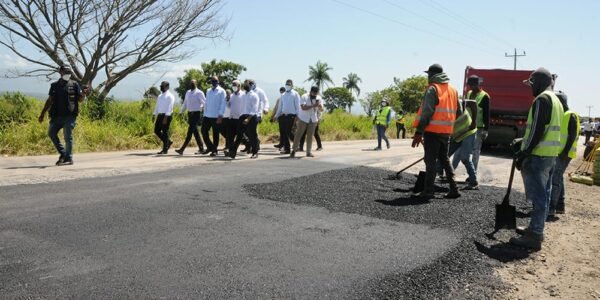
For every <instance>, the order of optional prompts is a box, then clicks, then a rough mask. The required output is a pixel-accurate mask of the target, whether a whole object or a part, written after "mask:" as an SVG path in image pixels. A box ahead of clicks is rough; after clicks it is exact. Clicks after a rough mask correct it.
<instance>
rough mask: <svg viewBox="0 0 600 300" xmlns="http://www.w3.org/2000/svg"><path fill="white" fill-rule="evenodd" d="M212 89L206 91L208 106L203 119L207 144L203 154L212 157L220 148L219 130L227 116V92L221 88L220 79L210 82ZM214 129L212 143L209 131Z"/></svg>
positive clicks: (213, 79)
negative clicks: (225, 115)
mask: <svg viewBox="0 0 600 300" xmlns="http://www.w3.org/2000/svg"><path fill="white" fill-rule="evenodd" d="M210 83H211V85H212V87H211V88H209V89H208V90H207V91H206V105H205V107H204V118H203V119H202V129H201V132H202V138H203V139H204V142H205V143H206V150H205V151H204V152H202V154H208V153H210V156H217V154H218V150H217V147H218V146H219V130H220V127H221V124H222V123H223V114H225V105H226V100H225V90H224V89H223V88H221V87H220V86H219V78H218V77H217V76H213V77H212V78H211V81H210ZM210 129H212V141H211V140H210V138H209V136H208V131H209V130H210Z"/></svg>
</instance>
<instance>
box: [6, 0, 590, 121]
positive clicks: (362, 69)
mask: <svg viewBox="0 0 600 300" xmlns="http://www.w3.org/2000/svg"><path fill="white" fill-rule="evenodd" d="M598 11H600V1H593V0H587V1H585V0H582V1H559V0H551V1H513V0H507V1H470V0H469V1H466V0H464V1H441V0H422V1H407V0H406V1H404V0H371V1H357V0H303V1H282V0H279V1H275V0H257V1H242V0H231V1H225V6H224V8H223V10H222V15H223V17H225V18H230V19H231V22H230V24H229V29H228V30H229V31H228V32H229V34H230V36H231V39H230V40H229V41H216V42H205V41H197V42H195V46H196V45H197V47H198V51H197V53H196V55H195V56H194V57H193V58H191V59H189V60H186V61H183V62H181V63H179V64H167V65H161V66H158V67H157V68H155V69H154V70H152V71H151V72H145V73H140V74H136V75H134V76H132V77H131V78H128V79H127V80H125V81H124V82H123V83H122V84H121V85H120V86H118V87H117V88H115V89H114V90H113V94H114V95H115V96H116V97H117V98H121V99H136V98H139V95H141V91H143V90H144V88H145V87H148V86H149V85H151V84H152V83H154V82H155V81H157V80H158V79H159V78H158V77H159V76H160V75H161V74H163V73H164V72H168V73H167V75H166V77H165V78H163V79H166V80H169V81H171V82H175V79H176V77H179V76H182V75H183V70H185V69H188V68H191V67H194V66H199V65H200V63H201V62H205V61H209V60H211V59H213V58H216V59H226V60H231V61H234V62H238V63H241V64H243V65H245V66H246V67H247V68H248V71H247V72H245V73H243V74H242V75H241V77H242V78H254V79H256V80H257V81H258V82H259V85H261V86H262V87H263V88H264V89H265V90H267V92H268V94H269V95H271V98H274V97H275V95H276V93H277V89H278V87H279V86H281V85H283V83H284V82H285V80H286V79H288V78H291V79H293V80H294V81H295V83H296V84H297V85H302V86H304V87H308V86H309V83H305V82H304V80H305V79H306V78H307V77H308V66H309V65H314V64H315V63H316V62H317V60H321V61H324V62H327V63H328V64H329V65H330V66H331V67H333V70H332V71H331V73H330V74H331V76H332V78H333V80H334V83H335V85H336V86H340V85H341V84H342V77H344V76H346V75H347V74H348V73H350V72H354V73H357V74H358V75H359V76H360V77H361V78H362V80H363V82H362V85H361V89H362V94H361V96H364V95H366V93H368V92H372V91H375V90H378V89H382V88H385V87H387V86H389V85H390V84H391V83H392V79H393V77H399V78H406V77H409V76H412V75H414V74H422V71H423V70H424V69H426V68H427V66H429V65H430V64H432V63H440V64H442V65H443V66H444V68H445V70H446V71H447V73H448V74H449V76H450V78H451V80H452V82H454V84H455V85H456V86H457V87H459V88H461V87H462V79H463V76H464V70H465V67H466V66H467V65H471V66H473V67H477V68H506V69H512V67H513V61H512V59H511V58H506V57H504V53H505V52H509V53H512V51H513V48H517V49H518V50H519V52H521V51H523V50H524V51H526V53H527V56H526V57H521V58H519V60H518V68H519V69H535V68H537V67H540V66H544V67H546V68H548V69H549V70H550V71H551V72H553V73H556V74H558V75H559V77H558V82H557V89H561V90H563V91H565V92H566V93H567V94H568V95H569V99H570V105H571V107H572V108H573V109H574V110H576V111H578V112H580V113H583V114H584V115H587V113H588V110H587V108H586V106H587V105H593V106H595V107H594V108H593V109H592V115H596V116H600V103H599V102H598V100H597V99H595V98H596V97H598V96H596V95H595V94H596V93H595V92H593V90H592V89H593V87H594V86H595V85H597V84H598V83H597V82H596V76H597V75H596V73H597V70H599V69H600V60H599V59H598V58H597V56H596V55H598V53H600V42H599V41H598V39H597V36H598V33H597V32H596V31H597V30H598V29H599V28H600V21H599V20H598V16H597V12H598ZM0 63H1V64H0V71H3V69H5V68H6V67H15V66H26V65H25V64H24V63H23V62H20V61H19V60H15V59H14V56H13V55H11V54H10V53H9V52H8V51H7V50H6V49H4V48H0ZM47 89H48V82H46V81H44V80H35V79H14V80H9V79H4V80H2V81H0V90H1V91H6V90H20V91H24V92H29V93H31V92H35V93H45V92H46V91H47ZM273 100H274V99H273ZM359 110H360V111H362V109H361V108H358V107H357V108H354V111H359Z"/></svg>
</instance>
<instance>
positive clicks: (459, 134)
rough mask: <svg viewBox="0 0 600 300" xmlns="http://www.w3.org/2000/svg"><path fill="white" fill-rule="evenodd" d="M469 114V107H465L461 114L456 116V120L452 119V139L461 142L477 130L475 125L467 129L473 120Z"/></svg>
mask: <svg viewBox="0 0 600 300" xmlns="http://www.w3.org/2000/svg"><path fill="white" fill-rule="evenodd" d="M471 115H472V113H471V108H470V107H467V108H466V109H465V111H464V112H463V114H462V115H460V117H458V118H456V121H454V129H453V131H452V136H451V137H452V139H453V140H454V141H456V142H461V141H462V140H464V139H466V138H467V137H469V136H471V135H472V134H475V133H476V132H477V127H475V128H473V129H471V130H469V127H471V122H472V121H473V118H471Z"/></svg>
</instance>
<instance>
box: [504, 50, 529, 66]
mask: <svg viewBox="0 0 600 300" xmlns="http://www.w3.org/2000/svg"><path fill="white" fill-rule="evenodd" d="M520 56H527V54H526V53H525V51H523V54H517V48H515V54H512V55H508V53H506V52H504V57H512V58H514V60H515V70H516V69H517V57H520Z"/></svg>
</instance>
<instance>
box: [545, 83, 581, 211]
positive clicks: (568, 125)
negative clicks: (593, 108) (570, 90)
mask: <svg viewBox="0 0 600 300" xmlns="http://www.w3.org/2000/svg"><path fill="white" fill-rule="evenodd" d="M556 96H557V97H558V99H559V100H560V103H561V104H562V106H563V109H564V110H565V114H564V116H563V118H562V123H561V125H560V131H561V145H562V150H561V153H560V155H558V157H557V158H556V166H555V167H554V173H552V193H551V194H550V208H549V210H548V219H547V221H555V220H556V217H555V214H564V213H565V184H564V174H565V170H566V169H567V167H568V166H569V163H570V162H571V160H572V159H574V158H576V157H577V139H578V138H579V131H580V130H581V128H580V125H579V116H578V115H577V113H576V112H573V111H570V110H569V105H568V103H567V94H565V93H563V92H561V91H559V92H557V93H556Z"/></svg>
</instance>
